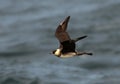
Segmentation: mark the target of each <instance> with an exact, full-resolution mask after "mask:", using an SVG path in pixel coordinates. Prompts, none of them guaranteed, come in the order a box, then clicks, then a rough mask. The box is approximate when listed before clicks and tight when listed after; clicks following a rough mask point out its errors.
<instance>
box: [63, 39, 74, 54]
mask: <svg viewBox="0 0 120 84" xmlns="http://www.w3.org/2000/svg"><path fill="white" fill-rule="evenodd" d="M61 44H62V46H63V49H62V53H68V52H75V42H74V41H69V40H68V41H64V42H62V43H61Z"/></svg>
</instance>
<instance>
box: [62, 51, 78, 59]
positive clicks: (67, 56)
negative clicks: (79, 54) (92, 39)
mask: <svg viewBox="0 0 120 84" xmlns="http://www.w3.org/2000/svg"><path fill="white" fill-rule="evenodd" d="M74 56H76V53H74V52H71V53H66V54H61V56H60V57H61V58H69V57H74Z"/></svg>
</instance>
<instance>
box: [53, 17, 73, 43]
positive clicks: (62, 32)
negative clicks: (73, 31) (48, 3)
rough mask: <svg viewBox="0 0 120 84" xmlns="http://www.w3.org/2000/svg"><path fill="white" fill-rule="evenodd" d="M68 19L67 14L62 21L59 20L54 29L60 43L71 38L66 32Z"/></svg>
mask: <svg viewBox="0 0 120 84" xmlns="http://www.w3.org/2000/svg"><path fill="white" fill-rule="evenodd" d="M69 19H70V16H68V17H67V18H66V19H65V20H64V21H63V22H61V23H60V24H59V26H58V27H57V29H56V32H55V36H56V37H57V39H58V40H59V41H60V43H61V42H64V41H67V40H71V39H70V36H69V35H68V33H67V32H66V30H67V25H68V22H69Z"/></svg>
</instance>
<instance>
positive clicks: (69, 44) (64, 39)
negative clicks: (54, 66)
mask: <svg viewBox="0 0 120 84" xmlns="http://www.w3.org/2000/svg"><path fill="white" fill-rule="evenodd" d="M69 19H70V16H67V17H66V18H65V20H64V21H62V22H61V23H60V24H59V25H58V27H57V29H56V31H55V36H56V38H57V39H58V40H59V44H60V46H59V48H58V49H56V50H53V51H52V54H54V55H55V56H57V57H60V58H69V57H75V56H82V55H90V56H91V55H93V53H88V52H78V51H77V50H76V42H77V41H79V40H82V39H84V38H86V37H87V35H84V36H81V37H78V38H75V39H71V38H70V36H69V34H68V32H67V26H68V22H69Z"/></svg>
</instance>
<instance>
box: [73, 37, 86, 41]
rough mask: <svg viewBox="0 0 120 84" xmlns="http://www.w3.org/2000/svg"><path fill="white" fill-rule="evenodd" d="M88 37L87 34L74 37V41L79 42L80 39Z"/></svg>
mask: <svg viewBox="0 0 120 84" xmlns="http://www.w3.org/2000/svg"><path fill="white" fill-rule="evenodd" d="M86 37H87V36H82V37H78V38H76V39H74V40H73V41H74V42H77V41H79V40H81V39H84V38H86Z"/></svg>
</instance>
